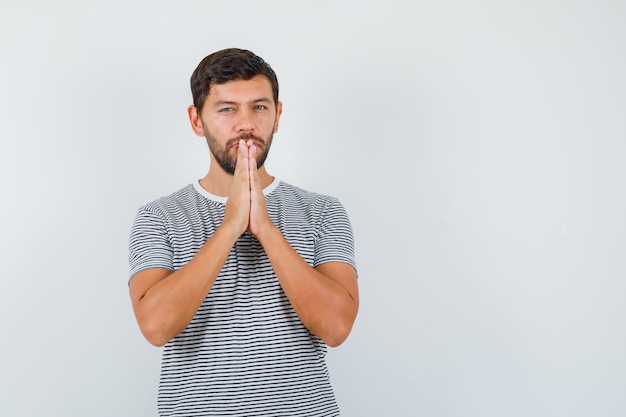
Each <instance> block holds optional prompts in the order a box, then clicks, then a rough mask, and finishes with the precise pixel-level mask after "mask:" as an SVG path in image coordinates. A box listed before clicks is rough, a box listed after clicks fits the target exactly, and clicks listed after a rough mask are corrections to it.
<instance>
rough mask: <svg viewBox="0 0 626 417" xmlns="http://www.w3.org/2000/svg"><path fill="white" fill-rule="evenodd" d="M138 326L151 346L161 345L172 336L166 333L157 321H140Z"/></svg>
mask: <svg viewBox="0 0 626 417" xmlns="http://www.w3.org/2000/svg"><path fill="white" fill-rule="evenodd" d="M139 328H140V329H141V333H142V334H143V337H144V338H145V339H146V340H147V341H148V342H149V343H150V344H151V345H153V346H156V347H163V346H165V344H166V343H167V342H169V341H170V339H171V338H172V337H170V335H169V334H167V333H166V332H165V331H164V329H163V326H161V325H159V324H158V323H151V322H144V323H140V326H139Z"/></svg>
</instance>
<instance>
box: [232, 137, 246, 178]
mask: <svg viewBox="0 0 626 417" xmlns="http://www.w3.org/2000/svg"><path fill="white" fill-rule="evenodd" d="M247 173H248V146H246V142H245V141H244V140H243V139H240V140H239V147H238V149H237V163H236V164H235V174H239V175H242V174H243V176H244V177H247Z"/></svg>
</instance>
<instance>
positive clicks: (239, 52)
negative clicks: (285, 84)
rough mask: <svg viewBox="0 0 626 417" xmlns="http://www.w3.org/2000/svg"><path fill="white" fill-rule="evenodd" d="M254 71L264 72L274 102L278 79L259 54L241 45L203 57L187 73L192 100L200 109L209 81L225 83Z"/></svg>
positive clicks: (254, 74) (244, 78)
mask: <svg viewBox="0 0 626 417" xmlns="http://www.w3.org/2000/svg"><path fill="white" fill-rule="evenodd" d="M257 75H264V76H266V77H267V78H268V79H269V81H270V83H271V85H272V93H273V95H274V104H276V103H278V79H277V78H276V73H274V70H273V69H272V67H270V65H269V64H268V63H267V62H265V61H264V60H263V58H261V57H260V56H257V55H255V54H253V53H252V52H250V51H247V50H245V49H238V48H229V49H222V50H221V51H217V52H214V53H212V54H211V55H208V56H207V57H205V58H204V59H203V60H202V61H200V63H199V64H198V66H197V67H196V69H195V71H194V72H193V74H191V94H192V96H193V104H194V106H196V108H197V109H198V113H200V112H202V107H203V106H204V102H205V101H206V98H207V95H208V94H209V90H210V89H211V86H212V85H213V84H225V83H227V82H228V81H234V80H249V79H251V78H253V77H255V76H257Z"/></svg>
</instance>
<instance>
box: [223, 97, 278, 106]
mask: <svg viewBox="0 0 626 417" xmlns="http://www.w3.org/2000/svg"><path fill="white" fill-rule="evenodd" d="M248 103H250V104H257V103H270V104H271V103H272V100H270V99H269V98H266V97H260V98H257V99H255V100H252V101H250V102H248ZM238 104H240V103H239V102H237V101H232V100H217V101H216V102H215V103H213V107H220V106H224V105H227V106H235V105H238Z"/></svg>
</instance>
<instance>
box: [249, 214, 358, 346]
mask: <svg viewBox="0 0 626 417" xmlns="http://www.w3.org/2000/svg"><path fill="white" fill-rule="evenodd" d="M257 238H258V239H259V241H260V242H261V244H262V245H263V247H264V248H265V251H266V253H267V255H268V257H269V260H270V263H271V264H272V267H273V269H274V271H275V273H276V276H277V277H278V280H279V282H280V285H281V286H282V288H283V291H285V294H286V295H287V297H288V298H289V301H290V302H291V304H292V306H293V308H294V310H295V311H296V313H297V314H298V317H299V318H300V320H301V321H302V323H303V324H304V325H305V326H306V327H307V328H308V329H309V330H310V331H311V332H312V333H313V334H315V335H316V336H318V337H320V338H321V339H322V340H324V342H325V343H326V344H328V345H329V346H338V345H340V344H341V343H342V342H343V341H344V340H345V339H346V338H347V336H348V334H349V333H350V331H351V329H352V325H353V323H354V320H355V318H356V314H357V310H358V294H357V289H356V272H355V271H354V269H353V268H352V267H351V266H350V265H347V264H345V265H343V266H342V267H341V268H342V269H339V270H340V271H341V274H342V277H338V276H337V275H335V276H333V277H332V278H331V277H330V276H328V275H327V274H325V273H323V272H325V270H324V268H322V267H323V266H324V265H322V266H320V267H318V268H317V269H316V268H313V267H311V266H310V265H309V264H308V263H307V262H306V261H305V260H304V259H303V258H302V257H301V256H300V255H299V254H298V253H297V252H296V251H295V250H294V249H293V248H292V247H291V245H289V242H287V241H286V240H285V238H284V237H283V235H282V233H281V232H280V230H278V229H277V228H276V227H273V226H272V227H269V228H267V230H265V231H263V233H261V234H259V235H258V236H257ZM328 270H329V271H330V269H328ZM320 271H322V272H320ZM335 271H337V269H335ZM333 272H334V271H333ZM346 275H347V278H346ZM351 284H353V285H351Z"/></svg>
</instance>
